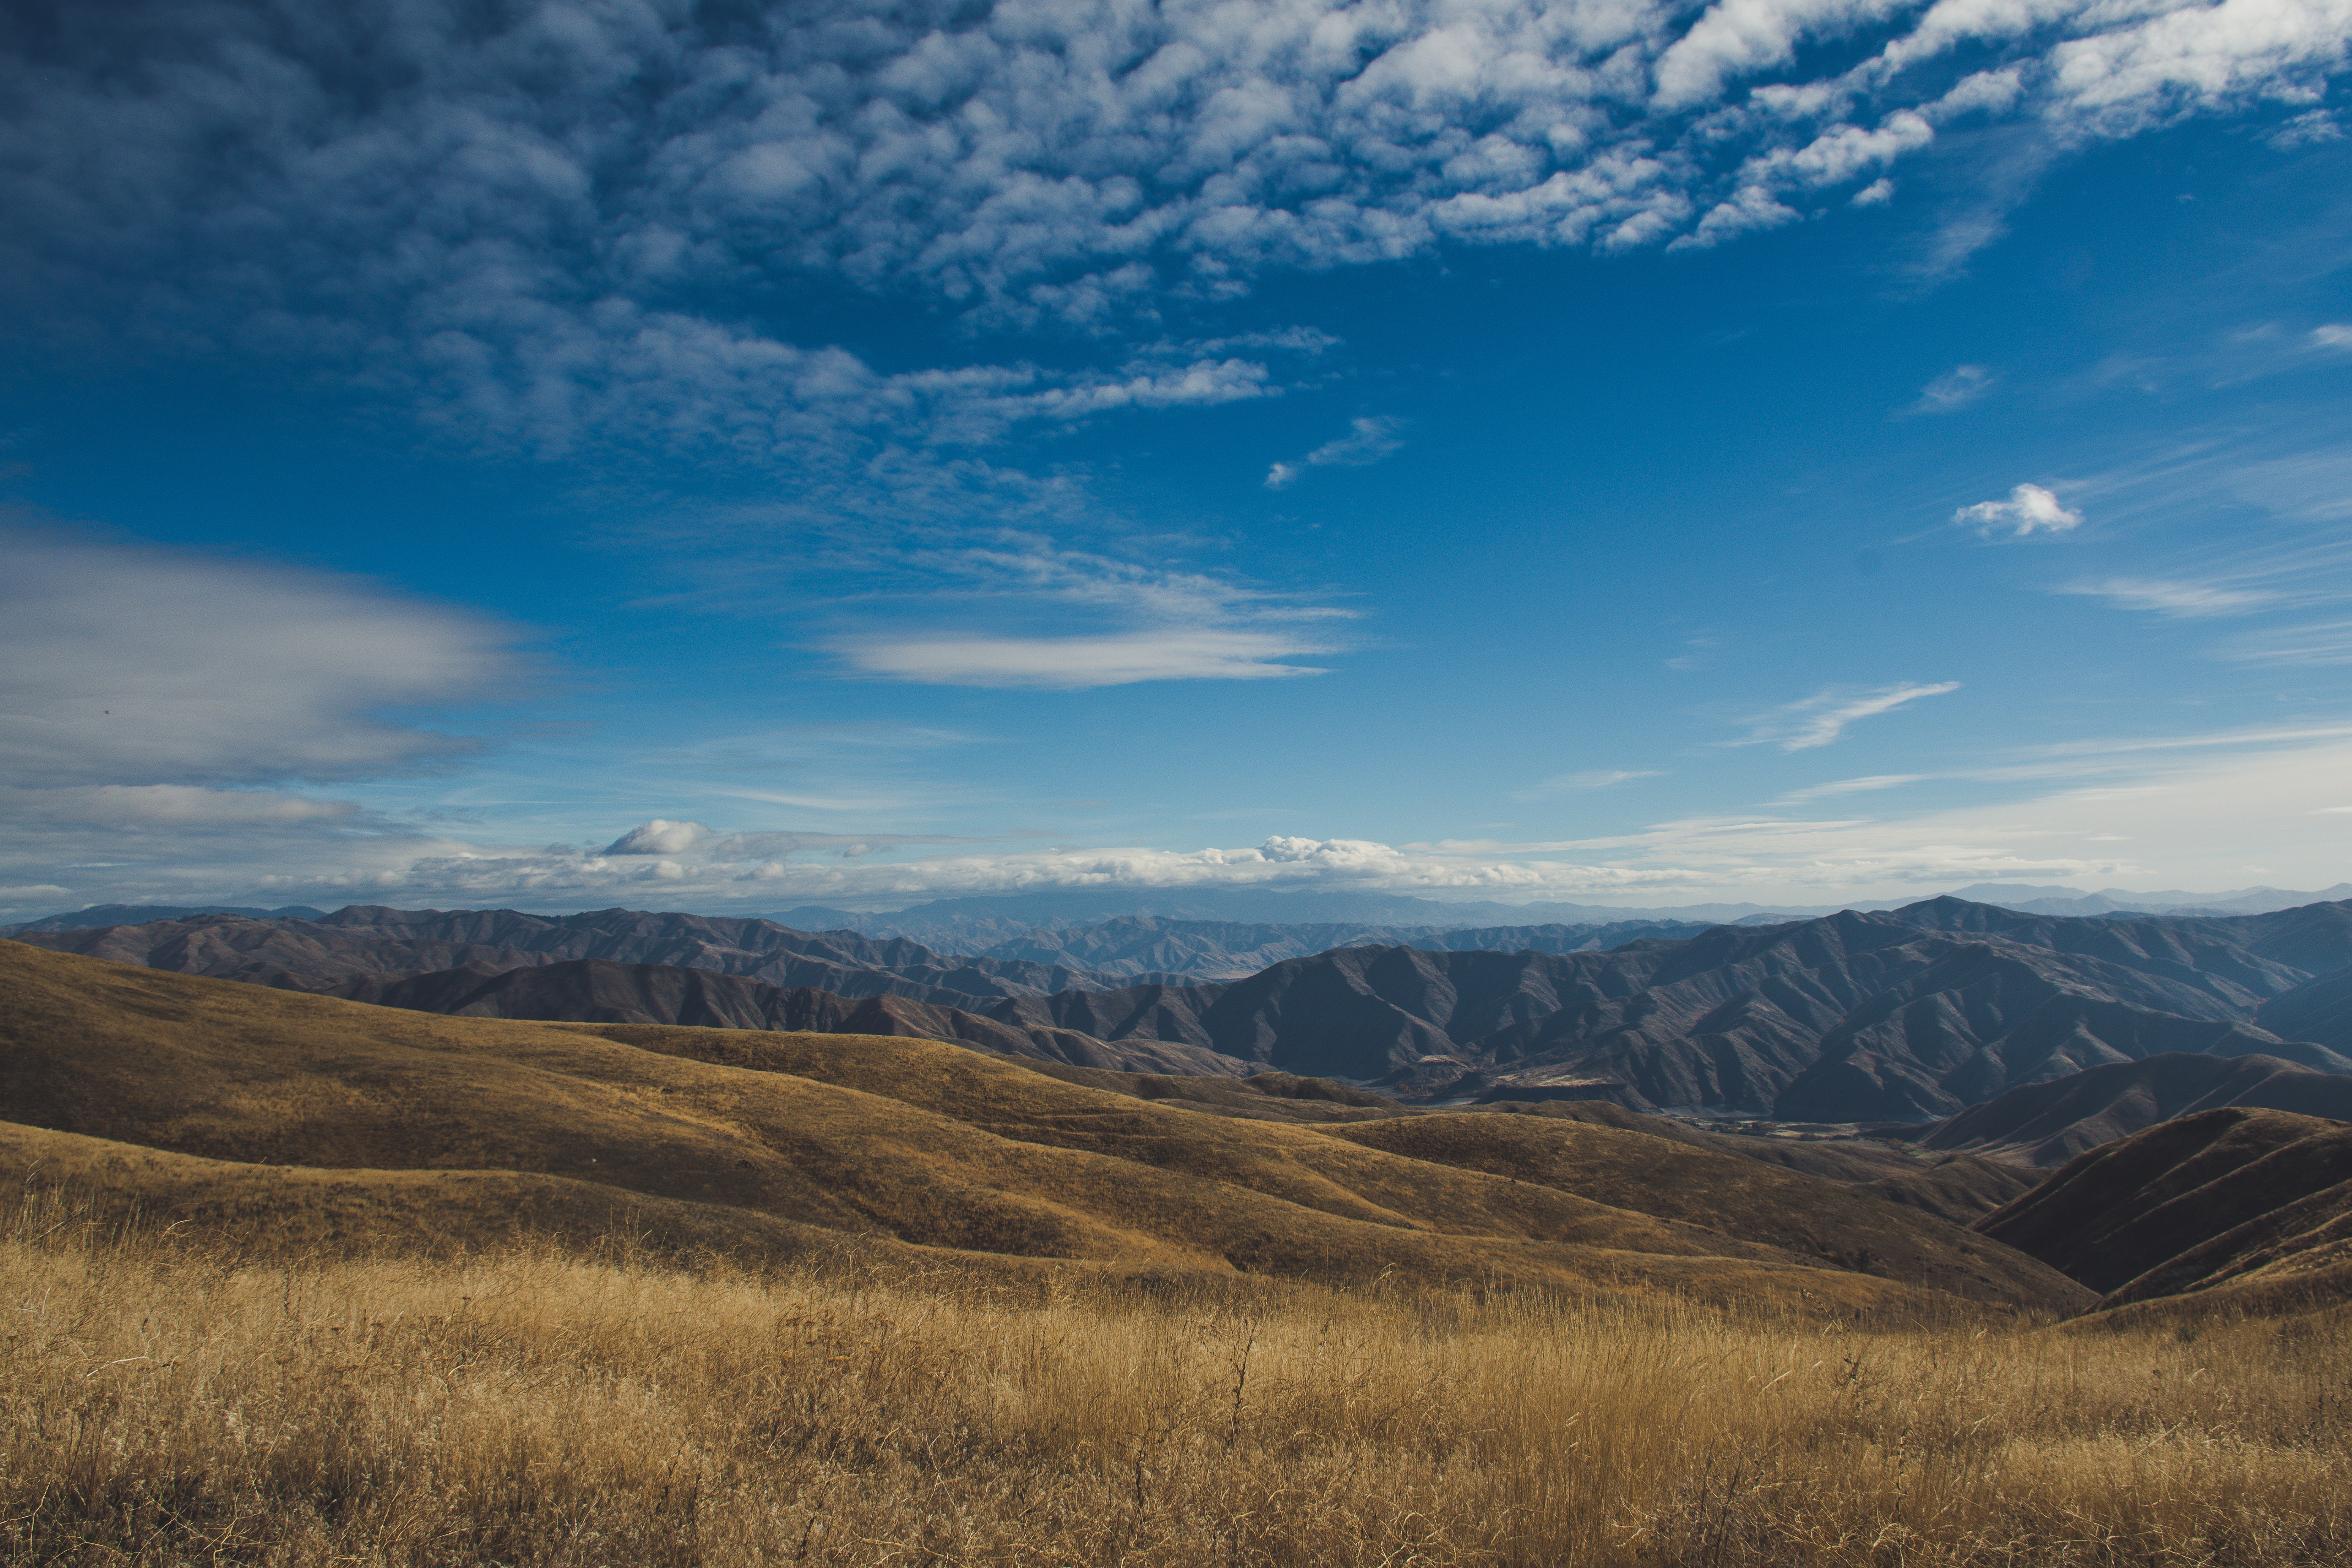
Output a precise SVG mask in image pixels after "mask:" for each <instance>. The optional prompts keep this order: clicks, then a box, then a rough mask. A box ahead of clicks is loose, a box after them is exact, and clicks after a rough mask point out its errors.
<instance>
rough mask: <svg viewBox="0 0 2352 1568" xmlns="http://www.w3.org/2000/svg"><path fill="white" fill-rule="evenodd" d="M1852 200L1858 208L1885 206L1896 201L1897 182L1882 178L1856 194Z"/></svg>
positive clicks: (1865, 186)
mask: <svg viewBox="0 0 2352 1568" xmlns="http://www.w3.org/2000/svg"><path fill="white" fill-rule="evenodd" d="M1851 199H1852V204H1853V205H1855V206H1858V207H1879V206H1885V205H1886V204H1887V203H1888V202H1891V201H1893V200H1894V199H1895V182H1894V181H1892V180H1890V179H1886V178H1885V177H1884V176H1882V177H1880V178H1878V179H1875V180H1873V181H1871V182H1870V184H1866V185H1864V186H1863V187H1862V189H1860V190H1858V191H1856V192H1854V193H1853V197H1852V198H1851Z"/></svg>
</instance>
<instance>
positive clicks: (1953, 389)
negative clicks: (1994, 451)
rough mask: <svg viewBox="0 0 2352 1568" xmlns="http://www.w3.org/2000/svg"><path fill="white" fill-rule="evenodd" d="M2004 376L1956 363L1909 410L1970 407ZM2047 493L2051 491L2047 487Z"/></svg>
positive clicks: (1921, 391)
mask: <svg viewBox="0 0 2352 1568" xmlns="http://www.w3.org/2000/svg"><path fill="white" fill-rule="evenodd" d="M1999 379H2000V377H1998V376H1996V375H1994V374H1993V373H1992V372H1991V371H1990V370H1987V369H1986V368H1985V367H1984V366H1983V365H1980V364H1963V365H1955V366H1954V367H1952V368H1951V369H1950V370H1948V371H1946V372H1945V373H1944V374H1941V375H1939V376H1937V378H1936V379H1935V380H1933V381H1931V382H1929V383H1928V384H1927V385H1925V386H1923V387H1921V388H1920V389H1919V401H1917V402H1916V403H1914V404H1912V405H1910V407H1908V408H1906V410H1904V412H1905V413H1906V414H1949V413H1951V412H1953V411H1954V410H1955V409H1960V408H1966V407H1967V406H1968V405H1969V404H1971V403H1974V402H1975V401H1976V400H1977V399H1979V398H1980V397H1982V396H1983V395H1985V394H1986V393H1988V392H1990V391H1991V390H1992V385H1993V383H1994V382H1995V381H1997V380H1999ZM2043 493H2045V494H2046V493H2047V492H2046V491H2045V492H2043Z"/></svg>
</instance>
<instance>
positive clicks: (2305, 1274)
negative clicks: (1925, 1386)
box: [1977, 1107, 2352, 1313]
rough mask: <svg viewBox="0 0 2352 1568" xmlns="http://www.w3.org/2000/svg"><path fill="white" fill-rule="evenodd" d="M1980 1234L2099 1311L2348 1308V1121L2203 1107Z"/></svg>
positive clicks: (2059, 1183)
mask: <svg viewBox="0 0 2352 1568" xmlns="http://www.w3.org/2000/svg"><path fill="white" fill-rule="evenodd" d="M1977 1229H1978V1230H1979V1231H1980V1232H1981V1233H1982V1234H1984V1235H1986V1236H1989V1237H1993V1238H1994V1239H1996V1240H2000V1241H2003V1242H2006V1243H2008V1244H2009V1245H2010V1246H2011V1247H2017V1248H2019V1249H2020V1250H2021V1251H2025V1252H2030V1253H2032V1255H2033V1256H2035V1257H2036V1258H2041V1259H2042V1261H2043V1262H2045V1263H2048V1264H2050V1265H2051V1266H2052V1267H2053V1268H2059V1269H2062V1270H2063V1271H2064V1272H2065V1273H2066V1274H2067V1275H2069V1276H2070V1277H2072V1278H2073V1279H2077V1280H2080V1281H2081V1282H2082V1283H2083V1284H2084V1285H2086V1286H2088V1287H2090V1288H2091V1289H2094V1290H2096V1291H2098V1292H2100V1294H2101V1301H2100V1306H2101V1307H2102V1308H2103V1309H2114V1308H2123V1307H2132V1306H2142V1307H2145V1306H2147V1305H2148V1304H2150V1303H2154V1302H2158V1301H2159V1300H2161V1301H2163V1302H2164V1303H2165V1304H2166V1305H2167V1306H2168V1308H2171V1309H2175V1310H2178V1309H2182V1308H2189V1309H2194V1310H2199V1311H2202V1312H2211V1311H2216V1310H2218V1311H2223V1312H2230V1311H2240V1312H2253V1313H2269V1312H2276V1311H2282V1310H2308V1309H2310V1308H2312V1307H2314V1306H2319V1305H2328V1304H2340V1303H2342V1302H2345V1301H2347V1300H2352V1124H2347V1123H2345V1122H2341V1121H2328V1120H2324V1119H2322V1118H2319V1117H2315V1116H2297V1115H2295V1114H2294V1113H2292V1112H2290V1111H2284V1110H2261V1109H2253V1108H2247V1107H2225V1108H2222V1109H2219V1110H2202V1111H2199V1112H2197V1113H2195V1114H2194V1115H2190V1116H2183V1117H2179V1118H2178V1119H2176V1120H2174V1121H2166V1122H2162V1123H2160V1124H2158V1125H2157V1126H2154V1127H2150V1128H2148V1129H2147V1130H2146V1131H2140V1132H2136V1133H2134V1134H2133V1135H2132V1136H2130V1137H2128V1138H2124V1139H2120V1140H2118V1141H2116V1142H2113V1143H2108V1144H2104V1145H2102V1146H2101V1147H2099V1148H2097V1149H2094V1150H2092V1151H2091V1152H2088V1153H2086V1154H2083V1155H2080V1156H2078V1157H2077V1158H2075V1159H2074V1161H2072V1162H2071V1163H2068V1164H2067V1165H2066V1167H2065V1168H2064V1169H2063V1170H2062V1171H2060V1172H2059V1173H2057V1174H2056V1175H2054V1176H2052V1177H2051V1178H2050V1179H2049V1180H2048V1181H2046V1182H2044V1183H2042V1184H2041V1185H2040V1186H2038V1187H2036V1188H2034V1189H2033V1190H2032V1192H2031V1193H2028V1194H2025V1195H2024V1196H2023V1197H2021V1198H2020V1199H2018V1200H2017V1201H2016V1202H2015V1203H2012V1204H2011V1205H2008V1206H2007V1207H2005V1208H2002V1209H2000V1210H1999V1211H1997V1212H1996V1213H1994V1214H1992V1215H1988V1216H1986V1217H1985V1218H1984V1219H1983V1220H1981V1221H1979V1223H1978V1226H1977Z"/></svg>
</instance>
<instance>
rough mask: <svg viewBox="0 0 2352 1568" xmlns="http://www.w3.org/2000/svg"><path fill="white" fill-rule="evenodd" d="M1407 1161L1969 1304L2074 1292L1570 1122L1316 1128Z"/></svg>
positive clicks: (1739, 1167)
mask: <svg viewBox="0 0 2352 1568" xmlns="http://www.w3.org/2000/svg"><path fill="white" fill-rule="evenodd" d="M1325 1131H1326V1133H1327V1135H1328V1136H1329V1137H1332V1138H1334V1139H1345V1140H1347V1141H1348V1142H1354V1143H1359V1144H1362V1145H1364V1146H1366V1147H1368V1148H1375V1149H1385V1150H1388V1151H1390V1152H1393V1153H1399V1154H1405V1155H1409V1156H1411V1157H1412V1158H1413V1159H1416V1160H1422V1161H1427V1162H1431V1163H1438V1164H1445V1165H1454V1166H1458V1167H1460V1168H1462V1169H1465V1170H1473V1171H1484V1172H1487V1173H1492V1174H1495V1175H1498V1176H1504V1177H1507V1178H1508V1179H1510V1180H1513V1181H1517V1182H1525V1183H1537V1184H1542V1185H1545V1186H1549V1187H1555V1188H1558V1189H1559V1190H1561V1191H1565V1192H1575V1193H1580V1194H1584V1195H1585V1196H1588V1197H1591V1198H1595V1199H1598V1200H1599V1201H1601V1202H1602V1203H1607V1204H1614V1205H1621V1206H1626V1207H1635V1206H1638V1207H1640V1208H1642V1209H1643V1210H1644V1211H1645V1212H1647V1213H1650V1214H1654V1215H1659V1216H1661V1217H1662V1218H1666V1219H1672V1220H1677V1221H1681V1222H1683V1223H1685V1224H1690V1225H1704V1226H1709V1227H1711V1228H1713V1229H1715V1230H1717V1231H1720V1232H1722V1233H1724V1234H1725V1235H1727V1236H1733V1237H1738V1238H1740V1239H1741V1240H1744V1241H1749V1242H1757V1243H1761V1244H1763V1245H1766V1246H1770V1247H1783V1248H1786V1249H1787V1250H1789V1251H1790V1252H1794V1253H1796V1254H1798V1255H1799V1256H1801V1257H1806V1258H1817V1259H1819V1260H1821V1261H1822V1262H1825V1263H1829V1264H1831V1265H1832V1266H1834V1267H1837V1268H1856V1269H1863V1270H1865V1271H1867V1272H1870V1273H1874V1274H1880V1275H1883V1276H1885V1277H1886V1278H1889V1279H1901V1280H1905V1281H1906V1282H1908V1283H1912V1284H1916V1285H1925V1286H1928V1287H1930V1288H1932V1289H1940V1290H1949V1291H1952V1292H1953V1293H1955V1294H1957V1295H1962V1296H1968V1297H1970V1298H1973V1299H1975V1300H1990V1301H2002V1302H2010V1303H2014V1304H2017V1305H2021V1306H2023V1305H2039V1304H2042V1303H2045V1302H2048V1301H2051V1300H2068V1299H2071V1298H2074V1296H2075V1295H2076V1292H2074V1291H2073V1290H2071V1289H2068V1287H2067V1285H2066V1284H2065V1283H2064V1282H2063V1281H2061V1280H2060V1279H2058V1277H2057V1274H2056V1271H2055V1270H2054V1269H2053V1268H2050V1267H2049V1266H2048V1265H2046V1264H2043V1263H2041V1262H2039V1261H2037V1260H2035V1259H2033V1258H2027V1257H2025V1256H2023V1255H2022V1254H2021V1253H2018V1252H2015V1251H2012V1250H2011V1249H2010V1248H2009V1247H2002V1246H1990V1247H1989V1246H1987V1245H1985V1239H1984V1238H1983V1237H1979V1236H1975V1235H1973V1234H1971V1233H1970V1232H1969V1231H1967V1230H1964V1229H1962V1228H1961V1227H1960V1226H1957V1225H1954V1224H1952V1223H1951V1222H1950V1221H1948V1220H1945V1219H1939V1218H1937V1217H1936V1216H1934V1215H1928V1214H1926V1213H1922V1212H1920V1211H1918V1210H1916V1209H1914V1208H1908V1207H1905V1206H1902V1205H1897V1204H1894V1203H1890V1202H1888V1201H1887V1200H1886V1199H1885V1198H1882V1197H1878V1196H1876V1195H1874V1194H1868V1193H1863V1192H1857V1191H1855V1190H1853V1189H1852V1188H1850V1187H1843V1186H1839V1185H1836V1184H1832V1183H1827V1182H1822V1181H1819V1180H1816V1179H1814V1178H1812V1177H1809V1176H1801V1175H1797V1174H1795V1173H1790V1172H1788V1171H1783V1170H1780V1169H1777V1168H1775V1167H1773V1166H1771V1165H1767V1164H1764V1163H1760V1162H1758V1161H1755V1160H1748V1159H1741V1158H1739V1157H1738V1156H1737V1155H1732V1154H1726V1153H1720V1152H1716V1151H1714V1150H1710V1149H1699V1148H1689V1147H1685V1146H1683V1145H1680V1144H1677V1143H1675V1142H1668V1141H1667V1140H1665V1139H1663V1138H1644V1137H1643V1136H1641V1135H1640V1134H1638V1133H1626V1132H1621V1131H1616V1130H1614V1129H1611V1128H1606V1127H1597V1126H1592V1125H1590V1124H1586V1123H1582V1122H1576V1121H1549V1120H1538V1119H1536V1118H1532V1117H1517V1116H1490V1115H1481V1114H1477V1113H1465V1114H1460V1115H1453V1116H1423V1117H1414V1118H1412V1119H1410V1120H1404V1121H1380V1122H1371V1123H1366V1124H1360V1125H1355V1126H1348V1127H1333V1128H1328V1129H1325Z"/></svg>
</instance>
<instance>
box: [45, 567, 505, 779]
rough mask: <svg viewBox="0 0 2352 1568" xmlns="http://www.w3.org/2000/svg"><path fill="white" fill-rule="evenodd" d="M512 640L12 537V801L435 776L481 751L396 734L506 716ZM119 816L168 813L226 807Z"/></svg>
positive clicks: (336, 591) (326, 583)
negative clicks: (75, 788) (473, 712)
mask: <svg viewBox="0 0 2352 1568" xmlns="http://www.w3.org/2000/svg"><path fill="white" fill-rule="evenodd" d="M513 640H514V634H513V633H512V632H510V631H509V630H507V629H505V628H503V627H499V626H495V625H493V624H492V623H490V622H489V621H488V620H486V619H484V618H482V617H480V616H474V615H471V614H467V613H463V612H460V611H457V610H453V609H446V608H443V607H441V606H438V605H430V604H425V603H420V602H418V601H415V600H413V599H407V598H404V597H400V596H398V595H393V594H390V593H387V592H385V591H383V590H382V589H380V588H377V587H375V586H373V584H367V583H363V582H360V581H357V580H354V579H351V578H345V577H336V576H330V575H328V574H323V573H316V572H302V571H294V570H290V569H286V568H278V567H271V566H266V565H257V564H250V563H240V562H228V561H222V560H216V559H212V558H208V557H205V556H200V555H194V554H189V553H184V552H175V551H167V550H162V549H156V548H152V547H144V546H139V545H132V544H116V543H97V542H90V541H89V540H86V539H81V538H78V537H75V536H73V535H70V534H65V533H60V532H53V531H36V530H31V529H26V528H22V527H17V528H11V529H0V782H5V783H8V784H14V785H16V786H19V787H26V786H33V787H47V788H56V787H59V786H72V785H101V786H118V785H133V786H164V785H204V786H218V785H223V784H259V783H266V782H270V781H275V780H281V779H293V778H300V779H314V780H315V779H333V778H350V777H357V776H365V775H373V774H382V773H397V772H402V771H406V770H413V769H417V768H423V767H429V766H432V765H434V764H436V763H442V762H446V761H448V760H450V759H453V758H457V757H460V756H464V755H467V754H468V753H470V752H473V751H474V750H475V749H476V746H475V742H471V741H469V740H467V739H464V738H461V737H458V736H454V735H449V734H446V733H443V732H440V731H436V730H433V729H429V728H427V727H425V725H424V724H422V723H417V722H403V721H400V720H399V719H398V718H396V717H394V715H395V714H396V713H397V712H398V711H399V710H402V709H415V708H421V707H424V706H426V705H434V706H436V707H437V706H443V705H447V704H452V703H455V704H466V703H472V702H478V701H480V700H485V699H488V698H490V697H492V696H495V695H496V694H497V693H498V691H499V689H500V688H501V687H502V686H504V685H506V684H508V683H509V682H511V681H512V680H513V679H514V678H515V677H516V676H517V675H518V674H519V673H520V667H519V664H518V661H517V659H516V658H515V656H514V654H513V653H512V651H511V647H512V643H513ZM90 798H93V799H96V798H100V797H90ZM103 798H107V799H110V800H113V801H115V802H117V803H118V804H119V805H122V806H123V808H124V809H129V808H130V807H131V805H132V804H133V803H135V802H144V803H146V804H145V805H144V806H142V807H141V809H144V810H149V811H154V810H161V809H163V808H164V805H163V803H166V802H171V801H179V802H182V803H194V802H196V801H198V800H199V799H206V800H211V799H214V798H215V797H213V796H210V795H202V796H200V795H196V794H193V793H190V794H181V795H169V794H166V795H154V794H149V795H135V796H134V795H113V796H107V797H103ZM226 798H230V799H234V800H237V801H243V802H247V803H251V802H257V801H259V800H261V799H263V798H264V797H261V796H249V795H239V796H234V797H226ZM188 808H189V809H192V810H193V809H194V805H193V804H189V805H188Z"/></svg>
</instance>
